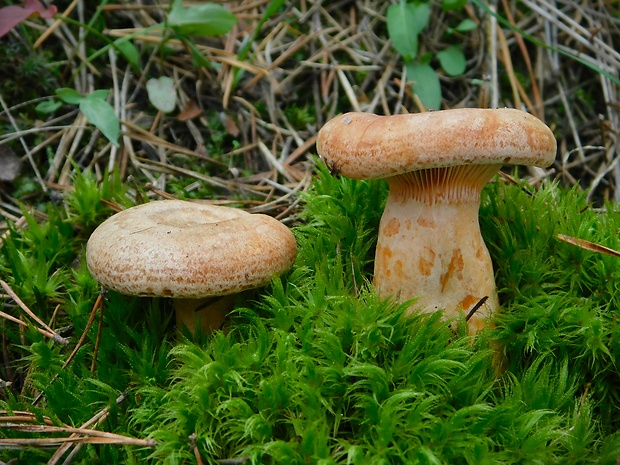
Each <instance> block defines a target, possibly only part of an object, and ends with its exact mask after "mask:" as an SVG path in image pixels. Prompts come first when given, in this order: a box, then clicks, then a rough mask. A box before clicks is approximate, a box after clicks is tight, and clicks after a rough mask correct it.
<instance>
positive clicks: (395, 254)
mask: <svg viewBox="0 0 620 465" xmlns="http://www.w3.org/2000/svg"><path fill="white" fill-rule="evenodd" d="M317 151H318V153H319V156H320V157H321V158H322V159H323V160H324V162H325V164H326V165H327V166H328V167H329V169H330V171H331V172H332V173H340V174H343V175H345V176H348V177H351V178H354V179H378V178H385V179H386V181H387V182H388V184H389V186H390V192H389V195H388V198H387V202H386V206H385V210H384V212H383V216H382V218H381V223H380V225H379V236H378V239H377V250H376V255H375V274H374V284H375V288H376V289H377V291H378V293H379V295H380V296H382V297H393V298H394V299H396V300H398V301H404V300H409V299H413V298H416V297H417V300H416V302H415V304H414V305H415V307H418V308H420V309H421V310H422V311H426V312H432V311H435V310H439V309H445V315H446V316H447V317H449V318H452V317H455V316H457V315H458V314H459V312H462V313H464V314H465V315H468V316H470V318H469V320H468V327H469V331H470V333H475V332H476V331H478V330H479V329H481V328H482V327H484V326H485V325H486V322H487V320H488V317H490V316H491V315H492V314H493V313H495V312H496V311H498V310H499V300H498V297H497V290H496V286H495V280H494V275H493V266H492V263H491V258H490V255H489V252H488V250H487V248H486V246H485V244H484V242H483V240H482V236H481V234H480V226H479V223H478V209H479V204H480V191H481V190H482V188H483V187H484V185H485V184H486V183H487V182H488V181H489V180H490V179H491V178H492V177H493V176H494V175H495V174H496V173H497V171H498V170H499V168H500V167H501V166H502V164H505V163H511V164H523V165H537V166H541V167H544V166H548V165H550V164H551V163H552V162H553V160H554V158H555V153H556V141H555V138H554V136H553V133H552V132H551V130H550V129H549V128H548V127H547V126H546V125H545V124H544V123H543V122H542V121H540V120H539V119H537V118H535V117H534V116H532V115H529V114H527V113H525V112H523V111H519V110H512V109H500V110H485V109H458V110H444V111H436V112H430V113H418V114H409V115H394V116H377V115H372V114H366V113H347V114H344V115H340V116H337V117H336V118H334V119H332V120H331V121H329V122H327V123H326V124H325V125H324V126H323V127H322V128H321V130H320V131H319V134H318V139H317ZM471 315H473V316H471Z"/></svg>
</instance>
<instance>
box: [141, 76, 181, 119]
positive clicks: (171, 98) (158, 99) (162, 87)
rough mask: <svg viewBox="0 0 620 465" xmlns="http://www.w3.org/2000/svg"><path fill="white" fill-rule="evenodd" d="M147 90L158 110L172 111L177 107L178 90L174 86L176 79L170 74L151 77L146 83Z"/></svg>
mask: <svg viewBox="0 0 620 465" xmlns="http://www.w3.org/2000/svg"><path fill="white" fill-rule="evenodd" d="M146 91H147V93H148V96H149V100H150V101H151V103H152V104H153V106H154V107H155V108H157V109H158V110H160V111H163V112H164V113H170V112H171V111H173V110H174V108H175V107H176V103H177V91H176V89H175V88H174V81H173V80H172V79H170V78H169V77H168V76H162V77H160V78H158V79H155V78H153V79H149V80H148V82H147V83H146Z"/></svg>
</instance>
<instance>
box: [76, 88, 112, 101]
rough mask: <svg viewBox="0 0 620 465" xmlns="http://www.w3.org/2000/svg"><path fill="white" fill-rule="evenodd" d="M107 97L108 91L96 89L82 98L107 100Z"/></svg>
mask: <svg viewBox="0 0 620 465" xmlns="http://www.w3.org/2000/svg"><path fill="white" fill-rule="evenodd" d="M108 95H110V91H109V90H108V89H96V90H93V91H92V92H91V93H90V94H88V95H87V96H86V97H84V98H88V99H99V100H107V99H108ZM80 103H81V101H80Z"/></svg>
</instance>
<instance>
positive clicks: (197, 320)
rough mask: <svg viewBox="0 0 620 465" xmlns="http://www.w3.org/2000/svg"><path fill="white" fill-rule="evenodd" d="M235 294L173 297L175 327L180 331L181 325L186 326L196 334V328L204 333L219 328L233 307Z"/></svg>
mask: <svg viewBox="0 0 620 465" xmlns="http://www.w3.org/2000/svg"><path fill="white" fill-rule="evenodd" d="M236 295H237V294H230V295H225V296H221V297H206V298H203V299H182V298H177V299H174V310H175V313H176V321H177V329H178V330H179V331H182V330H183V327H186V328H187V329H188V330H189V332H190V333H191V334H196V332H197V329H198V328H200V330H201V331H202V332H203V333H205V334H209V333H211V332H213V331H215V330H218V329H220V328H221V327H222V325H223V324H224V321H225V320H226V315H227V314H228V313H229V312H230V310H232V308H233V307H234V304H235V297H236Z"/></svg>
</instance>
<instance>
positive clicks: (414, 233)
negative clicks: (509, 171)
mask: <svg viewBox="0 0 620 465" xmlns="http://www.w3.org/2000/svg"><path fill="white" fill-rule="evenodd" d="M499 167H500V165H469V166H458V167H451V168H432V169H425V170H420V171H413V172H410V173H407V174H403V175H399V176H394V177H391V178H388V179H387V181H388V183H389V185H390V194H389V196H388V199H387V204H386V207H385V211H384V213H383V216H382V218H381V224H380V227H379V237H378V242H377V251H376V258H375V277H374V279H375V287H376V289H377V290H378V293H379V295H380V296H382V297H388V296H394V297H395V298H396V299H397V300H398V301H404V300H408V299H412V298H414V297H418V298H419V299H418V300H417V301H416V302H415V303H414V307H420V308H421V309H422V311H425V312H433V311H436V310H439V309H445V312H446V316H447V317H448V318H451V317H454V316H456V315H457V314H458V312H465V314H467V313H468V312H469V311H470V310H471V309H472V308H473V307H474V306H475V305H476V304H478V302H479V301H480V300H481V299H484V298H485V297H486V301H485V302H484V304H483V305H481V307H480V308H479V309H478V310H477V311H476V312H475V313H474V315H473V316H472V317H471V318H470V319H469V320H468V323H467V324H468V329H469V332H470V334H474V333H476V332H477V331H478V330H480V329H482V328H483V327H484V326H485V324H486V320H487V318H488V317H489V316H491V315H492V314H493V313H494V312H496V311H497V310H498V309H499V300H498V297H497V290H496V287H495V279H494V275H493V265H492V263H491V257H490V255H489V252H488V250H487V248H486V245H485V244H484V241H483V239H482V236H481V234H480V226H479V223H478V209H479V206H480V191H481V190H482V187H483V186H484V185H485V184H486V183H487V182H488V181H489V180H490V179H491V178H492V177H493V175H494V174H495V173H497V171H498V169H499Z"/></svg>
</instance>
